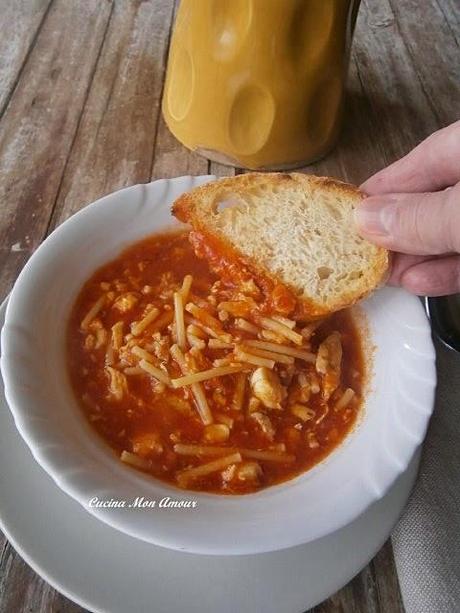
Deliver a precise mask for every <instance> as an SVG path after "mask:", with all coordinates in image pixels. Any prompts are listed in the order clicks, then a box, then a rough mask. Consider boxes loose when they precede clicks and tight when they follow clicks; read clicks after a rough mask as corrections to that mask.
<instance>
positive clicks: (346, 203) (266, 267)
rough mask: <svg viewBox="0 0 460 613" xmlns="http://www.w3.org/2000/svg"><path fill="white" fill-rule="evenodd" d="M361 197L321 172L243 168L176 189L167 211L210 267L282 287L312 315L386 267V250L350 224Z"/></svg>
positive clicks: (368, 283)
mask: <svg viewBox="0 0 460 613" xmlns="http://www.w3.org/2000/svg"><path fill="white" fill-rule="evenodd" d="M362 198H363V195H362V193H361V192H360V191H359V190H358V189H357V188H356V187H354V186H352V185H349V184H347V183H342V182H340V181H335V180H333V179H329V178H325V177H315V176H310V175H304V174H300V173H289V174H286V173H250V174H243V175H238V176H235V177H229V178H224V179H220V180H218V181H214V182H212V183H207V184H206V185H203V186H201V187H198V188H196V189H194V190H192V191H191V192H188V193H186V194H184V195H182V196H181V197H180V198H179V199H178V200H176V202H175V203H174V204H173V213H174V215H175V216H176V217H177V218H178V219H180V220H181V221H184V222H188V223H190V224H191V225H192V227H193V230H194V232H193V233H192V234H193V236H192V242H194V244H195V246H196V248H197V251H199V252H200V253H199V254H200V255H201V256H204V257H208V259H210V261H211V265H214V266H213V267H214V268H216V263H219V262H220V265H219V266H218V267H217V268H219V271H218V272H220V273H224V274H226V275H228V276H232V275H233V276H237V275H238V274H240V273H241V274H240V278H249V277H251V276H252V277H253V278H254V280H256V281H257V280H258V281H259V284H258V285H259V287H261V289H263V291H264V293H265V294H266V295H267V293H269V292H272V291H273V290H274V288H277V287H279V286H281V287H283V286H284V287H287V288H288V289H289V290H290V292H291V295H293V296H295V297H296V300H297V305H300V315H301V316H302V317H304V318H306V319H309V318H311V319H315V318H318V317H323V316H325V315H327V314H329V313H332V312H334V311H337V310H339V309H342V308H344V307H347V306H350V305H352V304H354V303H355V302H356V301H358V300H360V299H361V298H363V297H364V296H366V295H368V294H369V293H370V292H371V291H372V290H374V289H375V288H376V287H377V286H378V285H379V284H380V283H382V281H383V280H384V278H385V276H386V274H387V270H388V267H389V254H388V252H387V251H386V250H385V249H381V248H379V247H376V246H375V245H372V244H371V243H369V242H368V241H366V240H364V239H363V238H361V236H360V235H359V234H358V232H357V230H356V228H355V225H354V221H353V209H354V208H355V207H357V206H359V203H360V201H361V199H362ZM288 302H289V301H288ZM296 309H297V315H299V308H298V306H297V307H296ZM280 310H283V309H280ZM284 310H285V311H289V310H291V311H292V308H291V307H289V308H287V309H284Z"/></svg>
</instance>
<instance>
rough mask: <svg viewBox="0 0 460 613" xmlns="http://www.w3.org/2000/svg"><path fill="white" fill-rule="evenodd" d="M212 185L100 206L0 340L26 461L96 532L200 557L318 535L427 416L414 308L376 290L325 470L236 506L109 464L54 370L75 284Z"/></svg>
mask: <svg viewBox="0 0 460 613" xmlns="http://www.w3.org/2000/svg"><path fill="white" fill-rule="evenodd" d="M211 178H212V177H209V176H207V177H179V178H177V179H171V180H159V181H155V182H153V183H150V184H148V185H137V186H134V187H131V188H127V189H124V190H121V191H119V192H116V193H114V194H111V195H109V196H106V197H105V198H103V199H101V200H99V201H98V202H96V203H94V204H93V205H90V206H88V207H86V208H85V209H83V210H82V211H80V212H79V213H77V214H76V215H74V216H73V217H72V218H70V219H69V220H68V221H67V222H65V223H64V224H62V225H61V226H59V228H57V229H56V230H55V231H54V232H53V234H52V235H51V236H50V237H49V238H48V239H47V240H46V241H45V242H44V243H43V244H42V245H41V246H40V247H39V249H38V250H37V251H36V252H35V253H34V255H33V256H32V257H31V258H30V260H29V261H28V263H27V264H26V266H25V267H24V269H23V271H22V272H21V274H20V276H19V278H18V280H17V282H16V284H15V287H14V289H13V292H12V294H11V298H10V302H9V306H8V309H7V314H6V324H5V326H4V328H3V330H2V351H3V356H2V360H1V366H2V374H3V377H4V380H5V388H6V392H5V393H6V397H7V399H8V403H9V405H10V408H11V410H12V412H13V415H14V419H15V423H16V426H17V428H18V430H19V432H20V433H21V435H22V436H23V438H24V439H25V441H26V443H27V444H28V445H29V447H30V449H31V451H32V453H33V455H34V457H35V458H36V460H37V461H38V462H39V463H40V464H41V466H42V467H43V468H44V469H45V470H46V471H47V472H48V473H49V474H50V475H51V476H52V478H53V479H54V480H55V481H56V483H57V484H58V485H59V487H61V489H62V490H64V491H65V492H66V493H68V494H69V495H70V496H72V497H74V498H75V499H76V500H77V501H78V502H80V504H82V505H83V506H84V507H85V508H86V509H87V510H89V511H90V512H91V513H93V514H94V515H96V516H97V517H98V518H99V519H101V520H102V521H104V522H106V523H108V524H110V525H111V526H113V527H116V528H118V529H119V530H121V531H123V532H125V533H127V534H130V535H131V536H136V537H138V538H141V539H143V540H146V541H149V542H152V543H155V544H158V545H162V546H165V547H168V548H173V549H178V550H181V551H188V552H192V553H204V554H211V553H212V554H222V555H224V554H235V555H236V554H243V553H258V552H262V551H272V550H276V549H282V548H286V547H291V546H294V545H298V544H300V543H304V542H308V541H312V540H315V539H317V538H319V537H322V536H324V535H326V534H330V533H332V532H334V531H335V530H337V529H339V528H340V527H342V526H344V525H346V524H348V523H349V522H351V521H352V520H353V519H355V518H356V517H357V516H358V515H360V514H361V513H362V512H363V511H364V510H365V509H366V508H367V507H368V506H369V504H371V503H372V502H374V501H375V500H377V499H378V498H380V497H381V496H382V495H383V494H384V493H385V492H386V491H387V490H388V488H389V487H390V486H391V484H392V483H393V482H394V480H395V479H396V477H397V476H398V475H399V474H400V473H401V472H402V471H403V470H405V468H406V467H407V466H408V463H409V460H410V458H411V457H412V456H413V454H414V451H415V449H416V448H417V446H418V445H419V444H420V443H421V442H422V440H423V437H424V434H425V430H426V427H427V424H428V420H429V417H430V415H431V411H432V407H433V396H434V384H435V372H434V350H433V345H432V342H431V336H430V329H429V325H428V323H427V319H426V316H425V313H424V311H423V308H422V306H421V304H420V303H419V301H418V300H417V299H416V298H415V297H414V296H410V295H409V294H407V293H405V292H404V291H401V290H396V289H392V288H384V289H382V290H380V291H379V292H377V293H376V294H374V296H373V297H372V298H371V299H370V300H367V301H366V302H365V303H363V309H364V311H365V313H366V315H367V317H368V320H369V333H370V337H371V338H370V341H371V342H372V343H373V344H374V345H375V346H376V349H375V352H374V361H373V373H372V380H371V390H370V391H369V392H368V393H367V394H366V403H365V411H364V418H363V419H362V422H361V423H360V425H359V427H358V428H356V429H355V431H354V432H353V433H352V434H351V435H350V436H349V437H348V438H347V440H346V442H345V443H344V444H343V445H342V446H341V447H340V448H339V449H337V450H336V451H335V452H334V453H333V454H331V455H330V456H329V457H328V458H327V460H326V461H324V462H322V463H321V464H319V465H317V466H316V467H314V468H313V469H312V470H310V471H308V472H307V473H304V474H303V475H301V476H299V477H298V478H296V479H293V480H291V481H289V482H286V483H284V484H282V485H278V486H276V487H271V488H268V489H266V490H263V491H261V492H258V493H256V494H252V495H250V496H243V497H241V496H231V497H228V496H227V497H222V496H215V495H209V494H202V493H193V494H187V493H184V492H182V491H179V490H177V489H175V488H172V486H168V485H166V484H164V483H162V482H159V481H156V480H154V479H152V478H150V477H149V476H146V475H142V474H140V473H138V472H136V471H134V470H132V469H130V468H129V467H126V466H124V465H122V464H121V462H120V461H119V460H118V458H115V457H114V454H113V453H112V452H111V451H109V450H108V449H107V447H106V445H105V444H104V443H103V442H102V441H101V440H100V439H99V437H98V436H97V435H96V434H95V433H94V432H93V430H92V429H91V428H90V427H89V425H88V424H87V423H86V420H85V419H84V418H83V416H82V412H81V410H80V409H79V408H78V406H77V405H76V401H75V398H74V395H73V393H72V390H71V388H70V385H69V383H68V376H67V372H66V357H65V343H64V338H65V333H66V322H67V317H68V313H69V310H70V307H71V305H72V303H73V301H74V299H75V296H76V294H77V293H78V291H79V290H80V287H81V285H82V283H83V282H84V281H85V280H86V279H87V278H88V276H89V275H90V274H91V273H92V272H93V271H94V270H95V269H96V268H97V267H98V266H100V265H101V264H102V263H104V262H106V261H107V260H110V259H111V258H113V257H114V256H116V255H117V254H118V253H119V251H120V249H121V248H122V246H123V245H126V244H129V243H131V242H133V241H135V240H138V239H140V238H142V237H144V236H145V235H147V234H150V233H152V232H155V231H158V230H160V229H162V228H164V227H165V226H168V225H170V224H171V223H173V221H174V220H173V218H172V217H171V213H170V205H171V203H172V202H173V200H174V199H175V198H176V197H177V196H178V195H180V194H181V193H183V192H184V191H186V190H188V189H190V188H191V187H193V186H194V185H197V184H199V183H203V182H205V181H208V180H210V179H211ZM168 495H170V496H171V495H173V496H176V497H180V498H182V499H192V500H197V501H198V505H199V507H198V509H197V510H195V511H181V512H178V513H177V514H176V515H175V514H172V513H171V512H170V511H168V510H164V509H163V510H162V509H156V510H154V511H152V509H149V508H146V509H143V510H140V509H136V510H133V509H132V508H109V509H107V508H105V509H100V508H94V507H93V508H89V509H88V501H89V500H90V499H92V498H93V497H94V496H97V497H99V498H104V499H112V498H113V499H117V500H127V501H132V500H134V499H135V498H136V497H138V496H144V497H145V498H147V499H151V500H156V501H159V500H160V499H161V498H162V497H164V496H168Z"/></svg>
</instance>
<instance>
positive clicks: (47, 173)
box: [0, 0, 112, 292]
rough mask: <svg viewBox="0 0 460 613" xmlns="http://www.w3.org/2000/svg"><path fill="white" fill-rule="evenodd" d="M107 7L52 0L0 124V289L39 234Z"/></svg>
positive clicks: (58, 178)
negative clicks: (0, 177)
mask: <svg viewBox="0 0 460 613" xmlns="http://www.w3.org/2000/svg"><path fill="white" fill-rule="evenodd" d="M111 8H112V5H111V3H110V2H107V1H106V0H102V1H100V0H88V1H87V2H85V3H83V4H80V3H73V2H66V1H65V0H56V1H55V2H54V3H53V5H52V6H51V9H50V10H49V12H48V14H47V16H46V19H45V22H44V23H43V26H42V28H41V30H40V33H39V35H38V37H37V40H36V43H35V46H34V50H33V52H32V53H31V54H30V56H29V58H28V60H27V62H26V65H25V66H24V69H23V71H22V73H21V76H20V79H19V82H18V84H17V87H16V89H15V91H14V94H13V96H12V98H11V100H10V103H9V105H8V108H7V110H6V112H5V114H4V115H3V118H2V121H1V123H0V175H1V176H2V181H1V184H0V201H1V202H2V215H1V218H0V245H1V247H0V265H1V270H0V288H1V289H2V290H3V292H4V291H5V290H6V289H7V288H8V287H9V286H10V285H11V283H12V281H13V279H14V278H15V276H16V275H17V273H18V271H19V269H20V268H21V266H22V265H23V264H24V262H25V260H26V258H27V256H28V255H30V253H31V252H32V251H33V249H34V248H35V247H36V246H37V245H38V244H39V242H40V241H41V240H42V238H43V236H44V233H45V230H46V227H47V224H48V220H49V214H50V211H51V207H52V205H53V203H54V200H55V198H56V194H57V191H58V188H59V185H60V181H61V177H62V172H63V169H64V165H65V162H66V159H67V156H68V153H69V150H70V147H71V145H72V141H73V138H74V136H75V131H76V129H77V126H78V121H79V118H80V115H81V111H82V108H83V105H84V102H85V99H86V95H87V91H88V87H89V84H90V82H91V79H92V76H93V72H94V67H95V64H96V61H97V57H98V54H99V49H100V47H101V44H102V41H103V38H104V34H105V30H106V27H107V23H108V19H109V16H110V12H111Z"/></svg>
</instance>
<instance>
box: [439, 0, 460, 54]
mask: <svg viewBox="0 0 460 613" xmlns="http://www.w3.org/2000/svg"><path fill="white" fill-rule="evenodd" d="M433 2H435V3H436V5H437V7H438V9H439V10H440V11H441V13H442V14H443V16H444V19H445V20H446V23H447V25H448V26H449V28H450V30H451V32H452V36H453V37H454V38H455V40H456V41H457V45H459V46H460V5H459V3H458V0H433Z"/></svg>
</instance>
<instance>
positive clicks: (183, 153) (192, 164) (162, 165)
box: [151, 117, 208, 181]
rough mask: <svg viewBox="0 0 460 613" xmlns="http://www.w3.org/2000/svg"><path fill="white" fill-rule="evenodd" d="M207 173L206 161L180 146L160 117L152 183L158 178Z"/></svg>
mask: <svg viewBox="0 0 460 613" xmlns="http://www.w3.org/2000/svg"><path fill="white" fill-rule="evenodd" d="M207 173H208V161H207V160H206V159H205V158H203V157H201V156H200V155H198V154H196V153H193V152H192V151H189V150H188V149H187V148H186V147H184V146H183V145H181V144H180V143H179V142H178V141H177V140H176V139H175V137H174V136H173V135H172V134H171V132H170V131H169V129H168V127H167V126H166V124H165V121H164V119H163V117H161V118H160V121H159V125H158V134H157V141H156V147H155V156H154V160H153V164H152V171H151V177H152V181H153V180H154V179H159V178H166V179H169V178H171V177H178V176H180V175H205V174H207Z"/></svg>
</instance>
